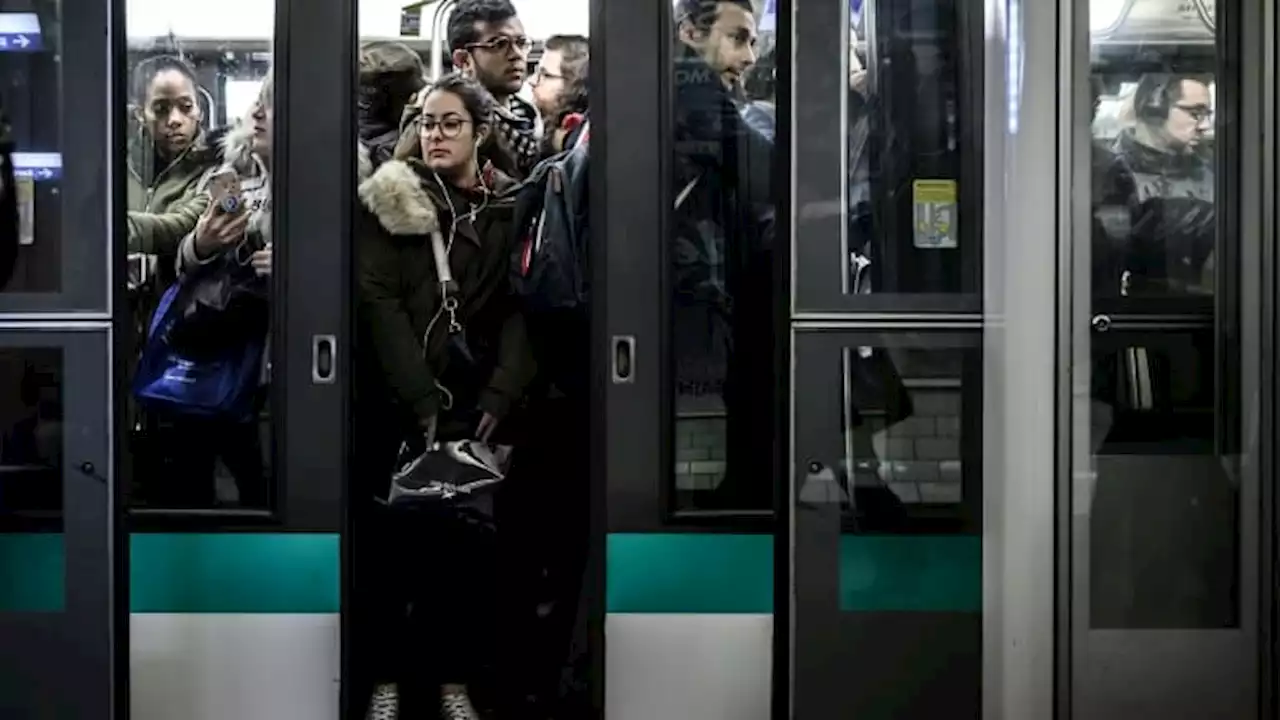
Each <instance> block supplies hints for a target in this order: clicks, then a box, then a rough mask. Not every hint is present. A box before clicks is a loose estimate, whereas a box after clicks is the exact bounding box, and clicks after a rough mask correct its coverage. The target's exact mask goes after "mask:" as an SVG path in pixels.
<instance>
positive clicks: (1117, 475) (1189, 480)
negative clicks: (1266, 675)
mask: <svg viewBox="0 0 1280 720" xmlns="http://www.w3.org/2000/svg"><path fill="white" fill-rule="evenodd" d="M1213 348H1214V329H1213V327H1212V326H1209V327H1206V328H1203V329H1201V330H1198V331H1187V330H1182V331H1164V332H1151V333H1148V334H1147V335H1146V336H1145V337H1143V336H1141V335H1137V334H1130V333H1113V334H1111V337H1107V338H1105V339H1099V340H1095V342H1094V344H1093V353H1094V364H1093V372H1094V376H1093V383H1092V384H1093V391H1094V395H1093V399H1092V403H1091V405H1092V412H1091V416H1090V432H1091V435H1092V443H1093V452H1094V466H1093V469H1094V473H1095V474H1096V477H1095V480H1094V482H1095V483H1096V484H1095V486H1094V488H1093V493H1092V497H1091V499H1090V524H1089V542H1090V553H1089V558H1090V562H1089V590H1090V597H1089V607H1090V609H1091V613H1090V627H1093V628H1099V629H1101V628H1146V629H1151V628H1199V627H1205V628H1221V627H1234V626H1236V625H1237V624H1238V622H1239V607H1240V602H1239V596H1238V589H1239V577H1238V573H1239V569H1238V565H1239V563H1238V562H1237V560H1236V557H1237V542H1238V538H1237V535H1238V529H1237V528H1238V522H1239V517H1238V516H1239V511H1238V505H1239V494H1238V487H1237V486H1238V482H1239V472H1240V468H1239V465H1238V460H1237V458H1234V457H1220V455H1223V454H1225V453H1220V452H1219V451H1218V449H1217V448H1218V447H1219V446H1218V445H1217V444H1216V443H1215V439H1216V438H1215V435H1216V431H1217V430H1218V425H1219V424H1220V423H1221V422H1222V420H1223V418H1222V415H1221V413H1220V411H1219V408H1217V407H1216V406H1215V399H1216V393H1215V390H1216V384H1215V371H1214V363H1213Z"/></svg>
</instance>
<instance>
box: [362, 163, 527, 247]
mask: <svg viewBox="0 0 1280 720" xmlns="http://www.w3.org/2000/svg"><path fill="white" fill-rule="evenodd" d="M415 165H419V164H418V163H416V162H415V161H405V160H390V161H388V162H385V163H383V164H382V166H381V167H379V168H378V170H377V171H376V172H374V173H373V175H371V176H369V177H368V178H367V179H365V180H364V181H363V182H361V183H360V189H359V196H360V203H361V204H362V205H364V207H365V208H366V209H367V210H368V211H369V212H371V213H373V215H374V216H375V217H376V218H377V219H378V224H380V225H381V226H382V228H383V229H384V230H386V231H387V233H389V234H391V235H427V234H429V233H431V232H432V231H434V230H437V229H439V227H440V221H439V219H438V214H437V208H440V207H445V206H446V205H447V202H446V200H445V198H444V195H443V193H444V192H446V190H445V189H444V188H442V187H441V188H437V187H432V186H431V184H430V183H428V182H427V180H426V178H425V174H426V172H427V171H425V169H422V170H420V169H417V168H415ZM419 167H420V165H419ZM485 184H486V185H487V186H488V187H489V188H491V190H492V192H493V195H492V198H491V202H501V201H503V200H504V199H506V198H508V197H509V196H510V193H511V191H512V189H513V188H514V187H515V182H514V181H513V180H511V179H510V178H509V177H507V176H506V175H503V174H502V173H500V172H497V171H496V170H492V169H489V170H486V172H485ZM449 192H451V193H454V197H455V198H458V197H459V196H458V194H457V191H454V190H450V191H449ZM454 202H455V203H456V204H461V203H462V202H465V200H462V201H461V202H460V201H459V200H457V199H455V200H454Z"/></svg>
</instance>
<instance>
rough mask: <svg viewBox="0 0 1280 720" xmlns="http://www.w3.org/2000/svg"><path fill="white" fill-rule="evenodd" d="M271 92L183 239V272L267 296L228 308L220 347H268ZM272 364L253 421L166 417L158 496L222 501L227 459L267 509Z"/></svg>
mask: <svg viewBox="0 0 1280 720" xmlns="http://www.w3.org/2000/svg"><path fill="white" fill-rule="evenodd" d="M272 88H273V84H272V79H271V77H270V76H268V77H267V78H266V79H265V80H264V81H263V83H262V88H261V91H260V94H259V96H258V98H257V100H255V102H254V103H253V105H252V106H251V108H250V111H249V115H248V116H247V117H245V118H244V119H242V120H241V121H240V122H239V123H238V124H237V125H236V126H234V127H233V128H232V129H231V130H230V131H229V132H227V134H226V135H225V137H224V138H223V139H222V164H221V165H220V166H218V167H217V168H215V169H214V170H211V171H210V172H208V173H206V174H205V176H204V178H203V179H202V180H201V181H200V185H199V187H198V191H199V192H200V193H201V194H202V195H204V196H205V197H207V198H210V199H212V200H214V202H210V203H208V205H207V208H206V210H205V211H204V212H203V213H202V214H201V215H200V217H199V220H198V221H197V222H196V225H195V228H194V229H193V230H192V231H191V232H190V233H188V234H187V236H186V237H184V238H183V239H182V241H181V242H180V243H179V248H178V259H177V263H176V266H177V269H178V272H179V273H180V274H181V275H184V276H191V277H197V276H201V275H203V276H206V277H207V276H208V274H209V273H231V274H232V275H233V276H234V277H232V279H231V282H234V283H235V284H236V287H237V289H243V292H244V293H245V294H246V295H248V294H251V295H253V296H254V297H257V298H261V299H262V300H261V301H260V302H254V303H252V304H237V305H236V306H235V308H234V310H233V309H232V308H230V307H228V308H226V309H225V310H224V311H223V312H224V313H227V314H229V315H231V317H232V318H233V319H232V320H227V321H225V322H223V323H221V324H219V325H218V327H220V328H226V331H225V332H219V333H217V335H216V337H210V338H209V340H210V341H211V342H214V343H217V344H219V345H227V346H229V345H232V344H241V343H247V342H263V343H264V344H266V343H265V342H264V337H265V335H266V333H267V324H268V317H267V312H268V304H267V301H266V299H267V298H268V297H269V287H270V286H269V283H268V282H267V280H266V278H267V277H268V276H270V274H271V267H272V262H271V261H272V244H271V178H270V169H271V133H272V121H273V101H272ZM267 345H269V344H267ZM269 367H270V366H269V364H268V363H267V362H265V360H264V362H263V364H262V377H261V388H260V391H259V393H258V397H257V401H256V402H255V403H254V408H255V411H254V412H253V413H251V416H250V417H248V418H244V417H202V416H193V415H188V414H182V413H179V412H172V413H169V412H164V413H157V416H156V417H155V418H154V432H155V433H156V437H157V439H158V441H159V442H157V445H156V448H155V450H156V451H159V452H164V453H165V455H166V460H167V463H166V464H167V472H166V473H165V474H164V476H163V477H156V478H151V480H152V481H154V482H155V483H157V484H159V485H161V486H162V487H152V488H149V489H148V495H149V496H152V497H162V498H165V499H167V500H170V502H176V503H177V504H178V505H179V506H183V507H197V508H199V507H208V506H211V505H213V504H214V502H215V501H216V499H217V498H216V493H215V490H214V487H215V479H214V473H215V470H216V466H217V461H218V460H219V459H221V461H222V463H223V465H225V466H226V468H227V470H228V471H230V473H231V475H232V477H233V478H234V479H235V483H236V489H237V491H238V495H239V499H238V503H239V505H240V506H241V507H248V508H265V507H266V506H267V481H266V478H265V476H264V460H265V458H264V457H263V447H262V440H261V434H260V432H259V416H260V411H261V409H262V408H263V407H264V406H265V404H266V400H267V394H268V393H267V391H266V384H267V382H268V381H269V378H270V370H269Z"/></svg>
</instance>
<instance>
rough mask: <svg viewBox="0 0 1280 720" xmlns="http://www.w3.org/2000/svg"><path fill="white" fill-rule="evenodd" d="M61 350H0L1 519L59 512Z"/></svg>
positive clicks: (60, 501) (51, 515)
mask: <svg viewBox="0 0 1280 720" xmlns="http://www.w3.org/2000/svg"><path fill="white" fill-rule="evenodd" d="M63 432H64V431H63V403H62V351H61V350H57V349H53V348H41V349H28V350H12V349H10V350H0V523H3V522H4V521H5V520H6V519H8V520H12V519H15V517H16V518H26V519H30V518H56V517H58V516H60V514H61V511H62V458H63Z"/></svg>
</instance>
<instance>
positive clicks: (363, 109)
mask: <svg viewBox="0 0 1280 720" xmlns="http://www.w3.org/2000/svg"><path fill="white" fill-rule="evenodd" d="M426 75H427V71H426V68H425V67H423V64H422V58H421V57H419V56H418V53H416V52H414V51H413V49H411V48H410V47H408V46H407V45H405V44H403V43H398V42H390V41H382V40H378V41H374V42H369V43H365V44H364V46H363V47H361V48H360V100H359V104H358V118H357V120H358V124H359V127H360V141H361V142H362V143H363V144H364V146H365V147H366V148H367V149H368V151H369V159H370V160H371V161H372V162H373V165H374V167H375V168H376V167H378V166H380V165H382V163H384V162H386V161H387V160H390V159H391V155H392V153H393V152H394V151H395V147H396V142H397V141H398V140H399V139H400V121H401V117H402V116H403V114H404V109H405V106H406V105H408V104H409V101H410V100H411V99H412V98H413V96H414V94H415V93H417V92H418V91H419V90H421V89H422V87H423V86H424V85H426V82H427V81H426Z"/></svg>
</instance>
